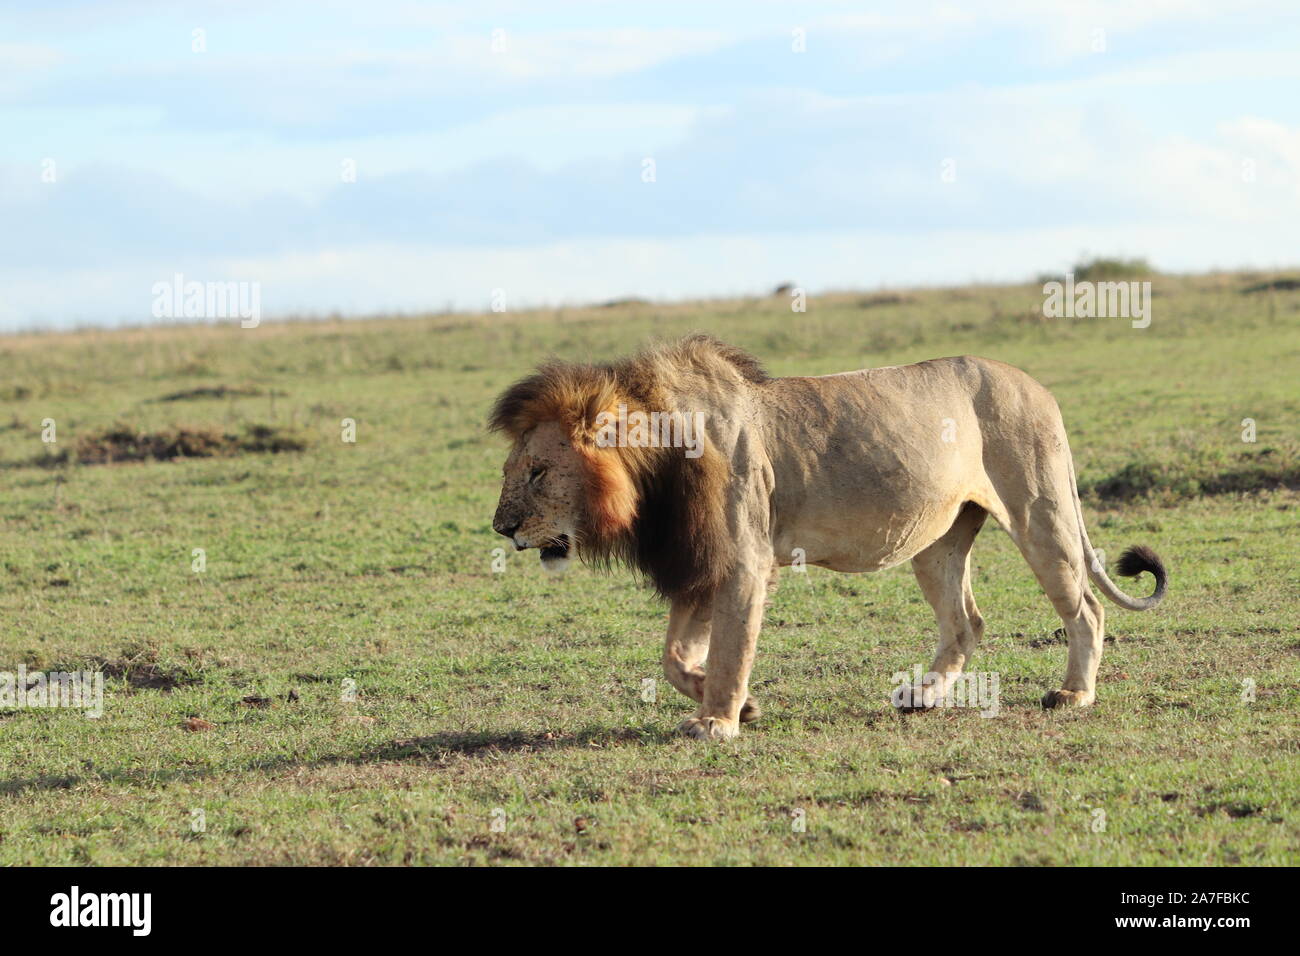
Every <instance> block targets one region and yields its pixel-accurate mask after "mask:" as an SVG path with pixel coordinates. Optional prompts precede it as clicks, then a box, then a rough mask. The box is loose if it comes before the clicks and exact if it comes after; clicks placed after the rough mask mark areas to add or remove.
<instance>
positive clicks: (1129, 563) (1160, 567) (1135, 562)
mask: <svg viewBox="0 0 1300 956" xmlns="http://www.w3.org/2000/svg"><path fill="white" fill-rule="evenodd" d="M1115 570H1116V571H1118V572H1119V573H1120V574H1122V575H1123V576H1124V577H1126V578H1135V577H1137V576H1138V575H1139V574H1141V573H1142V572H1143V571H1146V572H1147V573H1148V574H1150V575H1151V576H1152V577H1154V578H1155V579H1156V590H1155V593H1154V594H1152V597H1153V598H1155V599H1156V600H1159V599H1160V598H1162V597H1164V594H1165V584H1166V582H1167V581H1168V580H1169V572H1168V571H1166V570H1165V563H1164V562H1163V561H1161V560H1160V556H1159V555H1158V554H1156V553H1155V552H1154V551H1152V550H1151V549H1150V548H1148V547H1147V546H1146V545H1144V544H1136V545H1134V546H1133V547H1131V548H1129V549H1128V550H1126V551H1125V552H1124V553H1123V554H1121V555H1120V556H1119V561H1118V563H1116V565H1115Z"/></svg>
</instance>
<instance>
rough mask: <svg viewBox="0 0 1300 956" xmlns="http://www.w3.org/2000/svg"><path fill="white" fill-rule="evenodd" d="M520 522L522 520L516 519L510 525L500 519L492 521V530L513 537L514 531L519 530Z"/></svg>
mask: <svg viewBox="0 0 1300 956" xmlns="http://www.w3.org/2000/svg"><path fill="white" fill-rule="evenodd" d="M522 523H523V522H521V521H516V522H515V523H514V524H512V525H507V524H506V522H504V521H500V520H498V521H493V522H492V530H493V531H495V532H496V533H497V534H503V535H505V536H506V537H507V538H513V537H514V536H515V532H516V531H518V530H519V526H520V525H521V524H522Z"/></svg>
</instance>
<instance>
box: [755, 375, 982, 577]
mask: <svg viewBox="0 0 1300 956" xmlns="http://www.w3.org/2000/svg"><path fill="white" fill-rule="evenodd" d="M784 381H785V382H788V383H789V384H788V385H786V386H784V389H783V391H782V392H781V393H778V395H779V397H780V398H781V401H780V403H779V404H775V403H774V405H773V407H772V408H771V409H770V410H769V411H768V415H767V422H766V424H767V431H766V435H765V438H766V446H765V447H766V450H767V453H768V457H769V460H770V462H771V465H772V479H773V488H772V499H771V501H772V519H773V521H772V525H771V533H772V545H773V548H774V550H775V552H776V557H777V561H778V562H779V563H780V564H782V565H790V564H797V563H799V562H800V561H803V562H805V563H807V564H813V565H818V566H820V567H825V568H830V569H832V570H835V571H877V570H880V569H882V568H888V567H891V566H893V565H896V564H900V563H902V562H904V561H907V560H908V559H910V558H912V557H913V556H914V555H915V554H917V552H919V551H921V550H923V549H924V548H926V547H927V546H929V545H930V544H931V543H933V542H934V541H935V540H936V539H938V538H939V537H941V536H942V535H943V534H944V533H945V532H946V531H947V530H948V529H949V528H950V527H951V526H952V523H953V521H954V520H956V517H957V513H958V511H959V510H960V509H961V507H962V505H963V504H964V503H965V502H967V501H972V500H973V501H977V502H980V503H982V504H983V503H985V502H987V501H989V500H990V498H991V494H992V492H991V487H990V485H989V480H988V477H987V475H986V474H985V471H984V468H983V448H982V440H981V435H980V427H979V422H978V420H977V419H976V417H975V414H974V411H973V409H972V408H971V404H970V400H969V398H968V397H966V396H965V395H963V394H962V393H961V392H960V390H957V389H952V390H950V391H949V392H948V398H947V399H946V400H945V401H942V402H926V401H921V400H913V399H912V398H911V397H910V396H907V395H899V394H897V393H896V392H891V391H889V390H884V389H878V388H875V389H868V388H866V387H864V384H863V379H862V378H861V377H859V375H858V374H855V375H849V376H843V377H839V376H837V377H836V378H835V379H834V380H833V381H832V382H830V383H825V382H824V380H808V379H799V380H784Z"/></svg>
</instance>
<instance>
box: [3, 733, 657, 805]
mask: <svg viewBox="0 0 1300 956" xmlns="http://www.w3.org/2000/svg"><path fill="white" fill-rule="evenodd" d="M679 739H681V738H680V737H679V736H678V735H677V734H675V733H672V732H671V731H669V730H666V729H664V730H660V729H657V728H650V727H639V728H633V727H588V728H586V729H584V730H581V731H578V732H576V733H573V734H540V733H529V732H527V731H522V730H508V731H447V732H443V733H436V734H431V735H429V736H426V737H409V738H399V739H396V740H390V741H387V742H386V743H382V744H378V745H373V746H369V747H365V748H362V749H360V750H357V751H352V752H342V753H335V754H327V755H325V756H321V757H313V758H309V759H304V758H302V757H298V756H295V755H292V754H285V755H283V756H277V757H271V758H265V759H261V760H252V761H249V762H247V763H245V764H243V765H242V766H228V767H206V768H174V769H163V770H144V769H137V768H133V767H126V768H116V769H99V768H95V767H93V766H92V767H90V768H88V769H87V770H86V771H85V772H84V773H80V774H75V773H74V774H39V775H37V776H31V777H9V778H6V779H3V780H0V794H3V795H6V796H17V795H19V794H23V793H30V792H38V791H52V790H70V789H72V788H73V787H76V786H79V785H82V784H86V783H94V782H103V783H117V784H127V785H148V784H158V783H173V782H177V781H181V782H187V781H197V780H203V779H206V778H208V777H217V776H220V775H222V774H227V773H241V772H242V773H248V772H253V771H264V772H265V771H270V772H275V771H277V770H280V769H288V768H290V767H295V768H301V769H315V768H320V767H330V766H336V765H340V764H357V765H363V764H370V763H389V762H394V761H404V760H407V761H413V762H414V761H423V762H426V763H428V764H430V765H433V766H436V765H438V764H441V763H442V762H443V761H444V760H446V759H448V758H451V757H455V756H457V755H460V756H468V757H479V756H484V757H486V756H490V755H492V754H507V753H545V752H547V751H554V750H570V749H575V748H588V747H605V746H612V745H615V744H622V743H640V744H666V743H669V742H671V741H673V740H679Z"/></svg>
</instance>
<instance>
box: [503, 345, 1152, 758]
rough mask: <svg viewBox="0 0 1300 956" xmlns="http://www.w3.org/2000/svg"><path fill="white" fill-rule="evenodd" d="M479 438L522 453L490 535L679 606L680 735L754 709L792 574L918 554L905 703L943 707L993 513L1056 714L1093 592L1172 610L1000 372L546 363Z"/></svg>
mask: <svg viewBox="0 0 1300 956" xmlns="http://www.w3.org/2000/svg"><path fill="white" fill-rule="evenodd" d="M489 427H490V428H491V429H492V430H494V431H497V432H502V433H504V434H505V435H506V436H508V437H509V438H510V439H511V440H512V442H513V444H512V447H511V449H510V452H509V456H508V458H507V459H506V463H505V468H504V472H503V473H504V484H503V487H502V490H501V499H500V502H499V504H498V506H497V510H496V515H495V517H494V518H493V522H492V527H493V529H494V530H496V531H497V532H499V533H500V534H503V535H505V536H506V537H507V538H509V539H511V541H512V542H513V543H514V546H515V548H516V549H518V550H521V551H522V550H524V549H528V548H537V549H540V552H541V561H542V563H543V565H545V566H546V567H547V568H549V569H552V570H555V569H560V568H562V567H563V566H564V565H565V564H566V563H567V562H568V560H569V558H570V556H571V554H572V553H573V552H574V551H575V549H576V552H577V553H578V554H579V555H580V556H581V557H582V558H584V559H586V560H588V561H592V562H595V563H596V564H599V565H605V566H608V565H609V564H610V563H612V562H618V563H623V564H626V565H628V566H631V567H632V568H633V569H636V570H638V571H639V572H641V574H642V575H643V576H644V577H645V578H646V579H648V581H649V583H650V584H652V585H653V586H654V588H655V589H656V591H657V592H658V593H659V595H661V596H662V597H663V598H665V599H667V601H668V603H669V611H668V636H667V641H666V643H665V647H664V653H663V669H664V675H665V676H666V678H667V680H668V681H669V683H671V684H672V686H673V687H675V688H676V689H677V690H678V691H680V692H681V693H683V694H685V695H686V696H687V697H689V698H691V699H692V700H694V701H695V702H696V703H697V704H698V709H697V710H696V711H695V713H694V715H693V716H691V717H690V718H688V719H687V720H686V721H684V722H683V723H682V724H681V727H680V729H681V731H682V732H683V733H685V734H686V735H687V736H689V737H693V738H697V739H702V740H725V739H729V738H733V737H735V736H736V735H737V734H738V733H739V732H740V725H741V724H742V723H747V722H750V721H752V720H754V719H756V718H757V717H758V716H759V713H760V711H759V706H758V704H757V703H756V702H755V701H754V700H753V698H751V697H750V696H749V692H748V682H749V674H750V670H751V668H752V666H753V663H754V651H755V645H756V642H757V639H758V633H759V629H760V626H761V624H762V619H763V608H764V606H765V604H766V601H767V595H768V592H769V590H770V589H771V588H772V587H774V586H775V581H776V575H777V569H778V568H780V567H785V566H789V565H791V564H796V563H806V564H812V565H817V566H819V567H823V568H829V569H830V570H833V571H843V572H864V571H878V570H881V569H882V568H889V567H893V566H895V565H898V564H901V563H902V562H904V561H911V563H912V570H913V571H914V572H915V574H916V578H917V581H918V582H919V583H920V585H921V590H922V592H923V593H924V594H925V597H926V600H928V601H929V603H930V605H931V606H932V607H933V609H934V613H935V616H936V618H937V620H938V628H939V639H938V649H937V651H936V654H935V657H934V662H933V663H932V665H931V667H930V672H929V673H928V674H927V675H926V681H925V682H922V683H921V684H918V685H917V686H915V687H903V688H900V691H901V693H898V694H896V695H895V700H894V703H895V705H896V706H900V707H902V708H906V709H909V710H912V709H924V708H929V707H933V706H936V705H938V704H940V703H942V702H943V701H944V698H945V695H946V694H947V692H948V690H949V689H950V688H951V687H952V686H953V682H954V681H955V680H957V679H958V678H959V677H960V676H961V673H962V669H963V668H964V667H965V666H966V664H967V662H968V661H969V660H970V657H971V655H972V654H973V653H974V651H975V648H976V645H978V644H979V641H980V636H981V634H982V633H983V631H984V619H983V618H982V617H981V616H980V612H979V608H978V607H976V605H975V597H974V595H973V594H972V592H971V574H970V551H971V546H972V544H973V543H974V541H975V537H976V535H977V534H978V533H979V530H980V528H981V526H982V525H983V524H984V521H985V519H986V518H987V517H988V516H989V515H992V516H993V518H994V520H996V521H997V522H998V524H999V525H1001V526H1002V528H1003V529H1005V530H1006V532H1007V533H1008V534H1009V535H1010V537H1011V539H1012V540H1013V541H1014V542H1015V544H1016V546H1017V547H1018V548H1019V549H1020V552H1021V554H1022V555H1024V558H1025V560H1026V561H1028V563H1029V566H1030V568H1032V569H1033V572H1034V575H1035V576H1036V577H1037V579H1038V582H1039V584H1040V585H1041V586H1042V588H1043V590H1044V591H1045V592H1046V594H1047V597H1048V599H1049V600H1050V601H1051V603H1052V606H1053V607H1054V608H1055V609H1056V613H1057V614H1059V615H1060V617H1061V620H1062V621H1063V622H1064V625H1065V633H1066V635H1067V637H1068V642H1069V650H1068V663H1067V666H1066V671H1065V679H1064V681H1063V682H1062V684H1061V687H1060V688H1059V689H1057V690H1052V691H1049V692H1048V693H1047V694H1046V695H1045V696H1044V697H1043V699H1042V705H1043V706H1044V707H1057V706H1062V705H1073V706H1079V707H1082V706H1087V705H1090V704H1092V703H1093V702H1094V701H1095V700H1096V681H1097V667H1098V664H1099V662H1100V661H1101V652H1102V640H1103V618H1104V614H1103V608H1102V604H1101V602H1100V601H1098V600H1097V598H1096V597H1095V596H1094V595H1093V593H1092V590H1091V589H1090V588H1089V587H1088V583H1087V582H1088V581H1089V580H1091V581H1092V583H1093V584H1094V585H1096V587H1097V588H1098V589H1099V590H1100V591H1101V592H1102V593H1103V594H1104V595H1105V596H1106V597H1107V598H1109V599H1110V600H1111V601H1113V602H1115V603H1116V604H1118V605H1119V606H1120V607H1123V608H1126V609H1129V610H1134V611H1142V610H1147V609H1149V608H1152V607H1155V606H1156V605H1157V604H1159V603H1160V601H1161V599H1162V598H1163V597H1164V596H1165V590H1166V585H1167V580H1168V575H1167V573H1166V571H1165V566H1164V563H1163V562H1162V561H1161V560H1160V558H1159V557H1157V555H1156V554H1155V552H1153V551H1152V550H1151V549H1150V548H1147V547H1145V546H1136V547H1132V548H1129V549H1128V550H1127V551H1125V552H1124V554H1123V555H1122V556H1121V557H1120V559H1119V562H1118V564H1117V571H1118V572H1119V574H1121V575H1123V576H1126V577H1135V576H1137V575H1139V574H1141V573H1142V572H1148V573H1150V574H1151V575H1152V576H1153V577H1154V578H1155V590H1154V591H1153V592H1152V594H1151V595H1150V596H1148V597H1143V598H1134V597H1130V596H1129V595H1127V594H1125V593H1124V592H1123V591H1121V590H1120V589H1119V587H1117V586H1116V585H1115V583H1114V582H1113V581H1112V580H1111V578H1110V577H1109V576H1108V575H1107V573H1106V569H1105V567H1104V564H1103V559H1102V557H1101V552H1098V551H1094V550H1093V547H1092V545H1091V543H1090V542H1089V540H1088V532H1087V530H1086V529H1085V528H1084V523H1083V512H1082V509H1081V507H1080V504H1079V495H1078V490H1077V486H1076V481H1075V476H1074V464H1073V461H1072V460H1071V456H1070V449H1069V445H1068V443H1067V441H1066V435H1065V426H1064V424H1063V422H1062V419H1061V413H1060V410H1059V408H1058V407H1057V404H1056V401H1055V400H1054V399H1053V398H1052V395H1051V393H1050V392H1048V390H1047V389H1046V388H1044V387H1043V386H1042V385H1040V384H1039V383H1038V382H1036V381H1035V380H1034V379H1032V378H1030V377H1029V375H1027V374H1026V373H1024V372H1022V371H1020V370H1019V369H1016V368H1013V367H1012V366H1010V365H1005V364H1003V363H1002V362H997V361H993V360H991V359H984V358H976V357H973V356H959V357H951V358H939V359H931V360H929V361H925V362H919V363H917V364H914V365H903V366H889V367H884V368H872V369H862V370H860V371H855V372H841V373H839V374H836V375H823V376H817V377H791V378H773V377H770V376H768V375H767V373H766V372H765V371H764V370H763V368H762V366H761V365H760V364H759V362H758V361H757V360H756V359H755V358H753V357H752V356H751V355H749V354H747V353H746V352H744V351H742V350H740V349H738V348H734V347H732V346H729V345H726V344H724V343H722V342H720V341H718V340H717V339H714V338H712V337H710V336H707V335H693V336H690V337H687V338H685V339H682V340H680V341H677V342H674V343H670V344H665V345H660V346H657V347H653V348H650V349H648V350H646V351H643V352H641V353H640V354H638V355H635V356H633V357H631V358H627V359H624V360H622V361H619V362H616V363H614V364H609V365H580V364H569V363H563V362H552V363H550V364H546V365H543V366H541V367H540V368H539V369H538V370H537V372H536V373H535V374H533V375H530V376H528V377H526V378H524V379H522V380H520V381H518V382H516V383H515V384H513V385H512V386H510V387H509V388H508V389H507V390H506V391H505V392H504V393H503V394H502V395H501V396H500V398H499V399H498V400H497V402H496V404H495V406H494V408H493V410H492V413H491V418H490V422H489Z"/></svg>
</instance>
